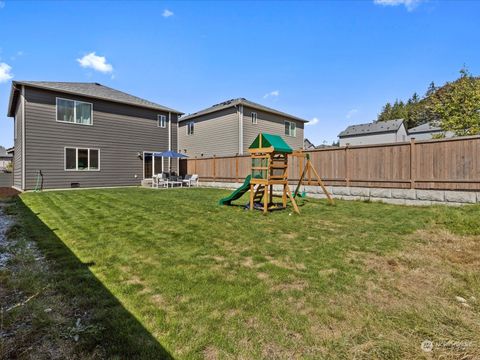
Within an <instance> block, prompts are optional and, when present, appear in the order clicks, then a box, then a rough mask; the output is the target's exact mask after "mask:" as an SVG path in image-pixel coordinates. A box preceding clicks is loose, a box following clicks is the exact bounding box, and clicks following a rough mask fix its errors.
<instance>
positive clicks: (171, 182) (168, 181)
mask: <svg viewBox="0 0 480 360" xmlns="http://www.w3.org/2000/svg"><path fill="white" fill-rule="evenodd" d="M168 185H171V186H172V188H173V187H174V186H175V185H179V186H180V187H183V182H182V181H181V180H180V181H177V180H170V179H168V180H167V187H168Z"/></svg>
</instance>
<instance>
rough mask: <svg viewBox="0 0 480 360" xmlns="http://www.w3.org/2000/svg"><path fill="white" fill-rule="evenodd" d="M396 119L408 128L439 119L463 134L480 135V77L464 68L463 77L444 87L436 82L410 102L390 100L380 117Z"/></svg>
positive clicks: (382, 119)
mask: <svg viewBox="0 0 480 360" xmlns="http://www.w3.org/2000/svg"><path fill="white" fill-rule="evenodd" d="M394 119H404V121H405V125H406V126H407V128H412V127H415V126H418V125H420V124H423V123H427V122H433V121H436V122H438V123H439V124H440V126H441V127H442V128H443V130H444V131H452V132H454V133H455V134H456V135H459V136H461V135H473V134H480V78H478V77H474V76H472V75H471V74H470V73H469V72H468V70H467V69H462V70H461V71H460V78H459V79H457V80H455V81H453V82H451V83H446V84H445V85H443V86H442V87H437V86H435V83H434V82H433V81H432V82H431V83H430V85H429V86H428V89H427V91H426V93H425V96H424V97H420V96H419V95H418V94H417V93H414V94H413V95H412V97H411V98H410V99H408V101H407V102H406V103H404V102H402V101H399V100H396V101H395V103H394V104H393V105H392V104H391V103H389V102H388V103H387V104H385V106H383V108H382V111H381V112H380V114H379V115H378V118H377V120H378V121H386V120H394Z"/></svg>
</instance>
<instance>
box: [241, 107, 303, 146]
mask: <svg viewBox="0 0 480 360" xmlns="http://www.w3.org/2000/svg"><path fill="white" fill-rule="evenodd" d="M252 112H256V113H257V124H256V125H255V124H252V118H251V116H252ZM285 120H287V121H293V122H295V123H296V124H297V136H295V137H293V136H286V135H285V123H284V122H285ZM261 132H263V133H268V134H273V135H280V136H281V137H282V138H283V139H284V140H285V142H286V143H287V144H288V145H290V147H291V148H292V149H293V150H300V149H303V135H304V123H303V122H302V121H298V120H294V119H291V118H289V117H286V116H280V115H276V114H272V113H268V112H265V111H261V110H257V109H253V108H249V107H247V106H244V107H243V148H244V150H243V152H244V153H247V152H248V147H249V146H250V144H251V143H252V142H253V140H255V138H256V137H257V136H258V134H259V133H261Z"/></svg>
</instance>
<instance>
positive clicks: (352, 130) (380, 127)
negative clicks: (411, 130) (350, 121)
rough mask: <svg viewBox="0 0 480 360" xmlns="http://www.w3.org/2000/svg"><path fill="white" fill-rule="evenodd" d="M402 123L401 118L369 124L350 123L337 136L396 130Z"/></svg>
mask: <svg viewBox="0 0 480 360" xmlns="http://www.w3.org/2000/svg"><path fill="white" fill-rule="evenodd" d="M402 124H403V119H397V120H388V121H377V122H373V123H369V124H358V125H350V126H349V127H347V128H346V129H345V130H343V131H342V132H341V133H340V134H338V137H349V136H359V135H370V134H382V133H390V132H396V131H397V130H398V129H399V128H400V126H401V125H402Z"/></svg>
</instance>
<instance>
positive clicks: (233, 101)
mask: <svg viewBox="0 0 480 360" xmlns="http://www.w3.org/2000/svg"><path fill="white" fill-rule="evenodd" d="M237 105H245V106H248V107H251V108H254V109H257V110H262V111H265V112H269V113H272V114H276V115H280V116H285V117H288V118H290V119H294V120H298V121H301V122H308V120H305V119H301V118H299V117H296V116H293V115H290V114H287V113H284V112H282V111H279V110H275V109H272V108H269V107H267V106H264V105H261V104H257V103H255V102H253V101H250V100H247V99H245V98H237V99H230V100H227V101H224V102H221V103H218V104H215V105H212V106H210V107H209V108H206V109H203V110H200V111H197V112H195V113H193V114H188V115H186V116H183V117H182V118H180V119H179V120H178V121H179V122H180V121H184V120H189V119H193V118H196V117H198V116H201V115H206V114H210V113H212V112H215V111H219V110H223V109H227V108H230V107H233V106H237Z"/></svg>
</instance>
